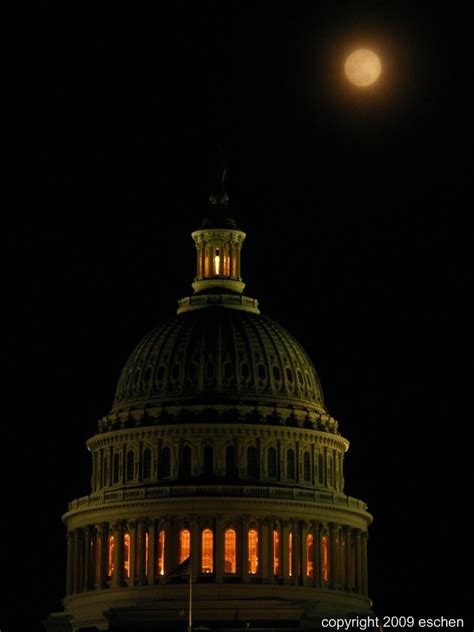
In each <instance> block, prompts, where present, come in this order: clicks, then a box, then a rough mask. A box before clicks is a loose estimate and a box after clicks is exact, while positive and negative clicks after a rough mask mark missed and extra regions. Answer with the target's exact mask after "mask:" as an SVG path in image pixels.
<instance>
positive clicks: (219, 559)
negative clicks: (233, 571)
mask: <svg viewBox="0 0 474 632" xmlns="http://www.w3.org/2000/svg"><path fill="white" fill-rule="evenodd" d="M223 518H224V516H223V515H222V514H216V519H215V522H214V524H215V528H214V580H215V581H216V582H217V583H220V582H222V577H223V575H224V533H223V522H224V521H223Z"/></svg>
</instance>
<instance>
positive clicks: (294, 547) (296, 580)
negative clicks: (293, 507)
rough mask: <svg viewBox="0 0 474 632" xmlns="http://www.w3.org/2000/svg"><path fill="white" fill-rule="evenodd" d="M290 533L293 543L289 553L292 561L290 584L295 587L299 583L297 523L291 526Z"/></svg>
mask: <svg viewBox="0 0 474 632" xmlns="http://www.w3.org/2000/svg"><path fill="white" fill-rule="evenodd" d="M291 532H292V533H293V542H292V551H291V559H292V564H291V566H292V572H293V574H292V576H291V584H292V585H293V586H297V585H298V583H299V573H300V568H299V564H298V562H299V549H300V542H299V537H298V535H299V534H298V523H297V522H296V521H294V522H293V524H292V526H291Z"/></svg>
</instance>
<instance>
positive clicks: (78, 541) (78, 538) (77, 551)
mask: <svg viewBox="0 0 474 632" xmlns="http://www.w3.org/2000/svg"><path fill="white" fill-rule="evenodd" d="M83 543H84V540H83V534H82V529H75V530H74V571H73V591H74V592H75V593H78V592H80V590H81V588H82V581H81V579H82V546H83Z"/></svg>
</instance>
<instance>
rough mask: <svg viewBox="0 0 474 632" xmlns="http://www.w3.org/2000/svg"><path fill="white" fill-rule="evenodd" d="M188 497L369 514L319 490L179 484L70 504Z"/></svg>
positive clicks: (354, 501)
mask: <svg viewBox="0 0 474 632" xmlns="http://www.w3.org/2000/svg"><path fill="white" fill-rule="evenodd" d="M188 496H191V497H192V496H219V497H221V498H224V497H229V496H236V497H251V498H284V499H288V500H306V501H311V502H317V503H327V504H333V505H334V504H335V505H340V506H346V507H354V508H356V509H359V510H362V511H366V510H367V505H366V503H364V502H363V501H362V500H359V499H358V498H352V497H351V496H346V495H344V494H340V493H339V492H325V491H319V490H308V489H297V488H295V487H293V488H284V487H263V486H262V487H257V486H255V487H252V486H247V485H232V486H230V485H184V486H183V485H176V486H171V485H167V486H155V487H139V488H132V489H117V490H111V491H104V492H100V493H96V494H92V495H90V496H83V497H82V498H77V499H76V500H73V501H72V502H70V503H69V511H75V510H77V509H82V508H83V507H90V506H91V505H98V504H104V503H114V502H120V501H123V500H135V499H147V498H150V499H151V498H172V497H188Z"/></svg>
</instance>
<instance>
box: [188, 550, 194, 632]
mask: <svg viewBox="0 0 474 632" xmlns="http://www.w3.org/2000/svg"><path fill="white" fill-rule="evenodd" d="M192 629H193V558H192V557H191V556H189V618H188V632H192Z"/></svg>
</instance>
